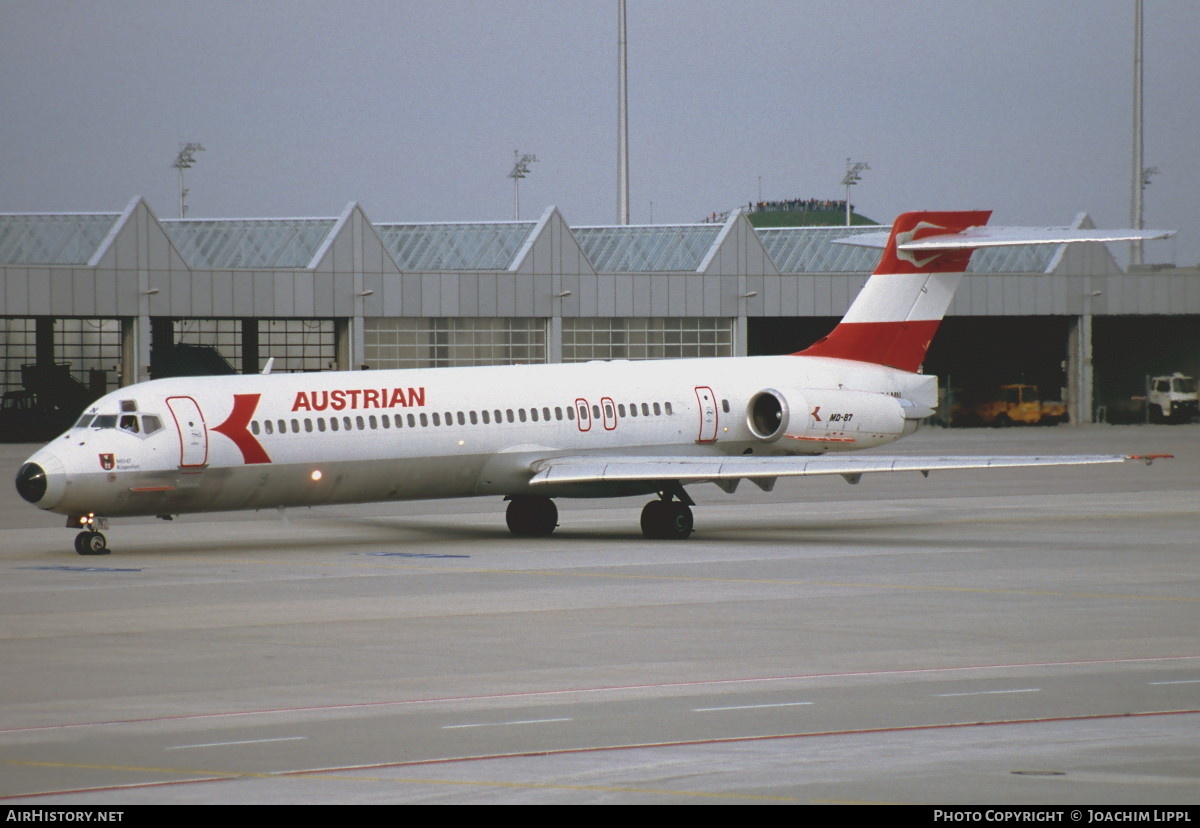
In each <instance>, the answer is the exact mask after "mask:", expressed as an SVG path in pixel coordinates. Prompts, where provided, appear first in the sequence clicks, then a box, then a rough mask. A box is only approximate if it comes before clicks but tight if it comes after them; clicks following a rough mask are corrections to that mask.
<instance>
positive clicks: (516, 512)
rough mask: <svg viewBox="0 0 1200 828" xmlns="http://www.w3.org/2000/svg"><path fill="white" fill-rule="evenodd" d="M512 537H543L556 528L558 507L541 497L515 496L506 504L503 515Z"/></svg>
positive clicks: (548, 499) (551, 501)
mask: <svg viewBox="0 0 1200 828" xmlns="http://www.w3.org/2000/svg"><path fill="white" fill-rule="evenodd" d="M504 519H505V520H506V521H507V522H508V529H509V531H510V532H512V533H513V534H514V535H523V536H526V537H545V536H547V535H549V534H550V533H551V532H553V531H554V529H555V527H557V526H558V507H557V506H555V505H554V501H553V500H551V499H550V498H548V497H542V496H541V495H517V496H515V497H513V498H512V499H511V500H510V501H509V502H508V510H507V511H506V512H505V514H504Z"/></svg>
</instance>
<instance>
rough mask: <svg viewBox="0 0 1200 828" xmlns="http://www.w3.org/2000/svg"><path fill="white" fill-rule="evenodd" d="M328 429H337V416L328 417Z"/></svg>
mask: <svg viewBox="0 0 1200 828" xmlns="http://www.w3.org/2000/svg"><path fill="white" fill-rule="evenodd" d="M329 430H330V431H337V430H338V418H337V417H330V418H329Z"/></svg>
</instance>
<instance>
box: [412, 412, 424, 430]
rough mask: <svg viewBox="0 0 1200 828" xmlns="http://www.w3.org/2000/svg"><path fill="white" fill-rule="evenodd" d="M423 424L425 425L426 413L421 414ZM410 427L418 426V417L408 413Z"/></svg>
mask: <svg viewBox="0 0 1200 828" xmlns="http://www.w3.org/2000/svg"><path fill="white" fill-rule="evenodd" d="M421 425H425V415H424V414H422V415H421ZM408 427H409V428H416V427H417V417H416V415H415V414H409V415H408Z"/></svg>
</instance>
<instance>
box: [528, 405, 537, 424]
mask: <svg viewBox="0 0 1200 828" xmlns="http://www.w3.org/2000/svg"><path fill="white" fill-rule="evenodd" d="M529 416H530V417H531V418H532V419H533V421H534V422H535V423H536V422H537V421H538V410H537V409H536V408H531V409H529Z"/></svg>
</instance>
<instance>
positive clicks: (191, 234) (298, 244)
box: [161, 218, 337, 270]
mask: <svg viewBox="0 0 1200 828" xmlns="http://www.w3.org/2000/svg"><path fill="white" fill-rule="evenodd" d="M336 222H337V220H336V219H331V218H330V219H320V218H310V219H213V220H209V219H166V220H163V221H162V222H161V223H162V228H163V231H164V232H165V233H166V234H167V236H169V237H170V239H171V243H172V244H174V245H175V249H176V250H178V251H179V255H180V256H182V257H183V260H184V261H185V262H187V263H188V265H189V266H190V267H194V268H203V269H212V270H223V269H225V268H229V269H233V268H257V269H270V268H286V267H308V264H309V262H311V261H312V258H313V256H314V255H316V252H317V249H318V248H319V247H320V246H321V243H322V242H323V241H325V239H326V237H327V236H328V235H329V233H330V231H332V230H333V226H334V224H336Z"/></svg>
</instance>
